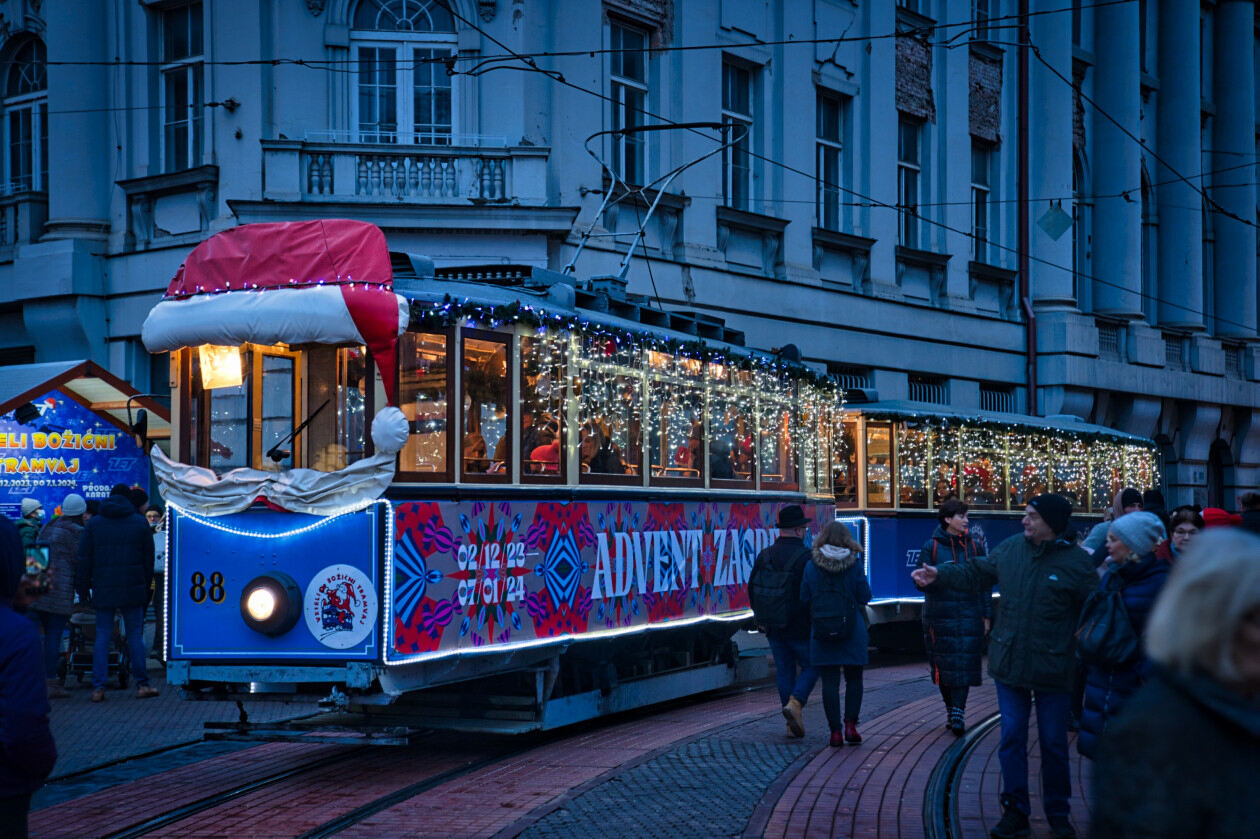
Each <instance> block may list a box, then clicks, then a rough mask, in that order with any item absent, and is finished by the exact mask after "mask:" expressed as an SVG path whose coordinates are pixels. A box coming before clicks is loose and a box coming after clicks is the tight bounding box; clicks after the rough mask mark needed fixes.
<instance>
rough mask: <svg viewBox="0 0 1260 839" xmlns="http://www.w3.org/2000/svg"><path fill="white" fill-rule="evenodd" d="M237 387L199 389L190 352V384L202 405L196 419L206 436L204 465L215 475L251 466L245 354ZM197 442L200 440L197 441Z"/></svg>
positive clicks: (195, 360) (248, 368)
mask: <svg viewBox="0 0 1260 839" xmlns="http://www.w3.org/2000/svg"><path fill="white" fill-rule="evenodd" d="M241 354H242V356H243V357H242V359H241V383H240V384H239V385H235V386H233V387H217V388H214V389H202V388H201V369H200V359H199V353H196V352H194V353H193V354H192V357H193V361H192V363H193V382H194V385H195V387H196V388H197V395H199V396H200V399H199V400H198V401H200V402H202V403H203V404H202V407H201V412H200V417H204V418H205V426H204V427H205V431H206V433H207V435H208V438H209V439H208V441H207V442H208V446H207V447H206V448H205V449H203V450H204V451H205V452H206V461H205V462H206V464H207V465H208V466H209V467H210V468H211V469H214V470H216V471H219V472H222V471H224V470H227V469H235V468H237V467H240V466H253V465H254V464H253V461H252V460H251V458H250V446H249V443H250V423H249V399H250V393H251V390H252V387H253V376H252V375H251V373H252V365H251V364H250V363H249V353H247V352H245V351H243V350H242V351H241ZM198 439H200V438H199V437H198Z"/></svg>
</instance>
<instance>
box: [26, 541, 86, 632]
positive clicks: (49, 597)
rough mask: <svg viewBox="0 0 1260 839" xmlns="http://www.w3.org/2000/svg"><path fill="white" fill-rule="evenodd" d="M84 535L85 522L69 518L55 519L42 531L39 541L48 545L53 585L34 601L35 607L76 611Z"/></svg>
mask: <svg viewBox="0 0 1260 839" xmlns="http://www.w3.org/2000/svg"><path fill="white" fill-rule="evenodd" d="M82 538H83V525H81V524H79V523H78V522H75V521H70V520H69V519H65V518H58V519H53V520H52V521H50V522H49V523H48V524H46V525H44V529H43V530H41V531H40V532H39V542H40V543H41V544H47V545H48V578H49V581H48V582H49V589H48V592H47V593H46V594H45V595H44V596H43V597H41V598H39V599H38V600H36V601H35V602H34V603H33V604H31V608H32V609H34V610H35V611H37V612H48V613H49V614H53V615H69V614H70V613H71V612H73V611H74V573H75V568H76V567H77V566H78V564H79V542H80V541H81V539H82Z"/></svg>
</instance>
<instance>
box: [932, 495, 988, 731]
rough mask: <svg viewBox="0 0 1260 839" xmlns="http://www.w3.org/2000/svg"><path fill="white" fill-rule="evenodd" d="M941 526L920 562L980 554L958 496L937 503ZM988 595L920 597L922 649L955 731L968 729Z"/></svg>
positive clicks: (948, 592) (944, 592)
mask: <svg viewBox="0 0 1260 839" xmlns="http://www.w3.org/2000/svg"><path fill="white" fill-rule="evenodd" d="M936 517H937V518H938V519H939V520H940V522H941V525H940V527H938V528H936V532H935V533H933V534H932V538H931V539H929V540H928V541H927V542H926V543H925V544H924V545H923V550H922V551H921V552H920V553H919V565H920V567H922V566H924V565H931V566H938V565H948V564H950V563H958V562H965V561H966V560H968V559H974V558H975V557H976V556H978V555H979V554H980V551H981V548H980V546H979V545H978V544H977V543H976V541H975V539H973V538H972V536H971V533H970V531H969V523H968V521H967V505H966V504H964V503H963V502H962V501H959V500H958V499H957V498H950V499H948V500H946V501H945V502H944V503H943V504H941V506H940V509H939V510H938V511H937V514H936ZM991 601H992V595H991V594H990V593H989V592H987V591H985V592H975V591H970V590H963V589H941V590H936V589H933V590H932V591H927V592H924V595H923V646H924V647H925V648H926V649H927V654H928V666H929V667H931V669H932V682H933V683H934V684H935V685H936V686H937V687H938V688H940V691H941V698H942V699H944V700H945V713H946V722H945V725H946V727H947V728H949V730H950V731H952V732H954V733H955V734H962V733H963V732H964V731H966V729H967V724H966V708H967V693H968V692H969V690H970V689H971V686H972V685H978V684H980V659H981V657H982V656H983V655H984V636H985V628H984V622H985V619H986V618H987V617H989V610H990V603H991Z"/></svg>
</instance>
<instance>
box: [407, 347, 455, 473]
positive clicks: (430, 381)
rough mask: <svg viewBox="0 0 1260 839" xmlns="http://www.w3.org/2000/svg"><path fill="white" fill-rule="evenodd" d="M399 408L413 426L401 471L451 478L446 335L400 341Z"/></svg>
mask: <svg viewBox="0 0 1260 839" xmlns="http://www.w3.org/2000/svg"><path fill="white" fill-rule="evenodd" d="M398 358H399V375H398V400H399V407H401V408H402V411H403V414H404V415H405V416H406V417H407V420H408V422H409V423H410V426H411V434H410V436H409V437H408V438H407V444H406V445H405V446H403V450H402V453H401V454H400V455H399V467H398V468H399V471H400V472H404V473H407V472H411V473H418V474H420V475H429V476H441V475H446V474H448V470H449V467H448V463H449V452H448V445H447V424H448V419H449V417H448V410H447V407H448V399H447V385H448V381H449V370H448V365H447V338H446V335H443V334H438V333H431V332H405V333H403V335H402V337H400V338H399V339H398Z"/></svg>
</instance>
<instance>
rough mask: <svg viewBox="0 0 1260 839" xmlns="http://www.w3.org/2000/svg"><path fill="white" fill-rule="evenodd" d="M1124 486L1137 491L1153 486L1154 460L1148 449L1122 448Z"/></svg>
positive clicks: (1136, 447) (1137, 447)
mask: <svg viewBox="0 0 1260 839" xmlns="http://www.w3.org/2000/svg"><path fill="white" fill-rule="evenodd" d="M1124 485H1125V486H1128V487H1137V488H1138V489H1147V488H1149V487H1153V486H1155V458H1154V456H1153V455H1152V453H1151V451H1150V450H1149V449H1144V448H1142V447H1141V446H1125V447H1124Z"/></svg>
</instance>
